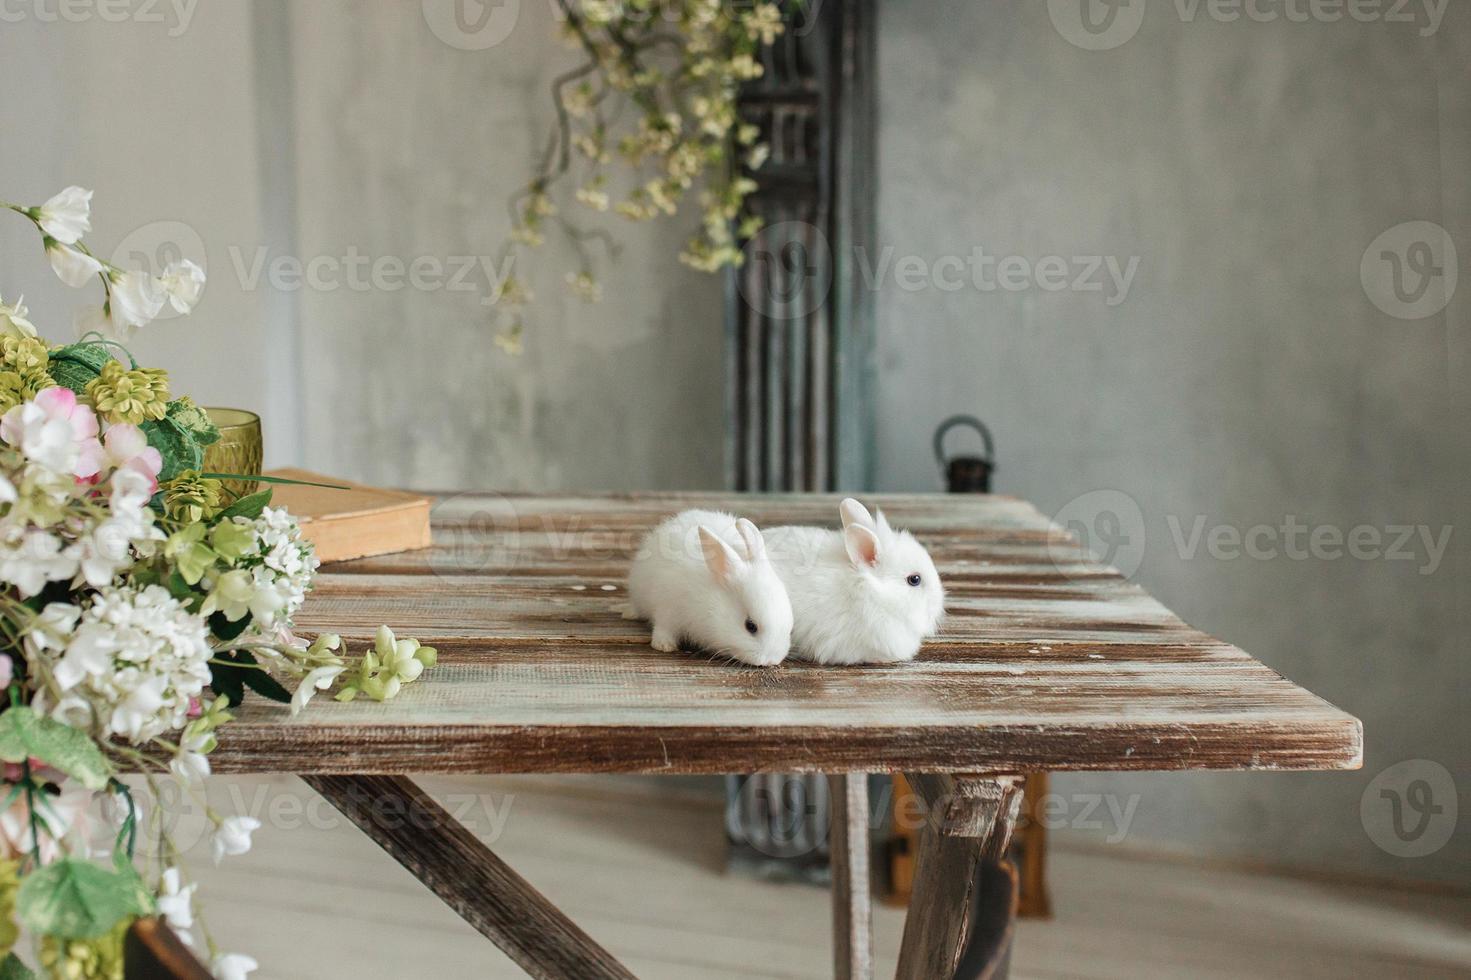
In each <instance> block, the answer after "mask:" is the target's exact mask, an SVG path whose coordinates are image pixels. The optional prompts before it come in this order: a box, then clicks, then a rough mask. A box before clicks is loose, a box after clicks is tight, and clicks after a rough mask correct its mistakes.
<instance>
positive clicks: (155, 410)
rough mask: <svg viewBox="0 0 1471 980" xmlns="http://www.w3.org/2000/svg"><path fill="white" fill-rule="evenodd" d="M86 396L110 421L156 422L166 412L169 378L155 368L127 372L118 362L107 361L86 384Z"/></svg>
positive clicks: (134, 423)
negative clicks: (100, 370) (97, 373)
mask: <svg viewBox="0 0 1471 980" xmlns="http://www.w3.org/2000/svg"><path fill="white" fill-rule="evenodd" d="M87 397H88V399H90V400H91V402H92V406H93V407H94V408H96V409H97V412H98V414H100V415H101V416H102V417H103V418H105V419H107V421H109V422H130V423H132V424H133V425H138V424H140V423H141V422H142V421H143V420H144V419H153V420H155V421H156V420H158V419H161V418H163V417H164V415H166V414H167V413H168V406H169V375H168V372H167V371H163V370H160V369H158V368H134V369H133V370H131V371H130V370H128V369H127V368H125V367H123V365H122V362H120V361H108V362H107V363H106V364H104V365H103V366H102V373H100V374H99V375H97V377H95V378H93V379H92V380H91V381H90V382H89V383H88V384H87Z"/></svg>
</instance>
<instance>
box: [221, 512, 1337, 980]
mask: <svg viewBox="0 0 1471 980" xmlns="http://www.w3.org/2000/svg"><path fill="white" fill-rule="evenodd" d="M838 499H839V498H837V497H835V496H822V495H806V494H804V495H763V496H735V495H719V494H649V495H634V496H611V495H608V496H550V497H549V496H501V495H496V494H459V495H448V496H444V497H442V498H441V499H440V500H439V502H438V504H437V506H436V508H435V510H434V537H435V544H434V547H433V548H431V549H428V550H425V551H417V552H407V553H403V554H398V555H392V556H387V557H383V558H372V559H363V560H360V561H355V562H348V563H343V564H340V565H336V566H333V567H331V568H329V569H326V570H325V571H324V572H323V573H322V575H321V576H320V578H319V580H318V586H317V591H316V593H315V594H314V595H313V596H312V598H311V600H310V601H309V602H308V603H307V605H306V607H305V609H304V610H303V612H302V615H301V616H300V617H299V625H300V627H301V629H302V630H303V631H304V632H311V631H313V630H318V629H320V630H327V629H330V630H333V631H336V632H340V633H342V634H343V635H344V636H347V637H350V638H356V639H365V638H367V637H369V636H371V635H372V633H373V631H374V630H375V629H376V627H377V626H378V625H379V624H380V623H390V624H392V625H393V626H394V627H395V629H396V630H398V631H399V632H400V633H402V634H404V635H409V636H416V637H418V638H419V639H421V640H422V641H424V642H426V643H429V644H432V645H433V646H435V647H437V648H438V649H439V658H440V659H439V664H440V666H439V667H438V668H437V669H435V670H433V671H431V672H430V673H428V674H427V675H425V678H424V679H423V680H421V681H420V682H419V683H417V684H415V685H413V686H412V687H410V688H408V689H407V690H406V691H405V692H404V694H402V695H401V696H400V697H399V698H398V699H396V700H395V701H392V702H390V703H388V704H375V703H372V702H365V701H358V702H354V703H352V704H347V705H330V706H328V705H315V706H314V708H313V710H310V711H307V712H304V713H303V714H302V715H300V716H298V717H295V718H293V717H291V716H290V715H289V714H288V713H287V711H286V710H285V709H284V708H283V707H281V706H277V705H274V704H270V703H267V702H263V701H261V700H254V701H252V702H249V703H248V704H247V705H246V706H245V707H244V708H243V709H242V710H241V711H240V713H239V720H238V721H237V722H236V723H235V724H232V725H230V726H229V734H228V736H227V737H226V738H225V739H224V740H222V742H221V744H220V746H219V748H218V749H217V750H216V752H215V754H214V756H213V757H212V758H213V760H214V763H215V769H216V771H218V772H257V773H259V772H265V773H298V774H301V775H303V777H304V778H305V779H306V780H307V782H308V783H310V784H311V785H312V786H314V787H315V788H316V789H317V790H319V791H320V792H322V793H323V794H324V795H325V796H327V798H328V799H330V800H331V801H332V802H333V803H334V805H336V806H338V807H339V808H340V809H342V810H343V812H344V813H346V814H347V815H348V816H349V817H350V818H351V819H352V820H353V821H354V822H356V823H357V824H358V825H359V826H360V827H362V828H363V829H364V830H365V831H366V832H367V833H368V834H369V835H370V836H372V837H373V839H374V840H376V841H377V842H378V843H379V844H380V845H381V846H383V847H384V848H385V849H386V850H387V851H388V852H389V853H390V854H392V855H393V856H394V857H395V858H397V859H398V860H399V861H400V862H402V863H403V864H404V865H405V866H407V867H408V868H409V869H410V870H412V871H413V872H414V873H415V874H416V875H417V876H418V877H419V878H420V880H421V881H423V882H424V883H425V884H426V885H427V886H428V887H429V888H431V889H433V890H434V891H435V893H436V894H438V895H439V896H440V897H441V898H443V899H444V900H445V901H446V902H447V903H448V904H449V905H450V906H452V907H453V908H454V909H455V910H456V911H457V912H459V913H460V914H461V915H462V916H464V918H465V919H466V920H467V921H469V922H470V923H471V924H472V925H474V926H475V927H476V928H477V929H479V930H480V931H481V932H482V933H484V934H485V935H486V936H488V937H489V938H490V939H492V940H493V941H494V942H495V943H496V944H497V945H498V946H500V947H501V949H503V950H505V952H506V953H507V954H508V955H510V956H511V957H512V958H513V959H514V960H515V961H516V962H517V963H519V964H520V965H521V966H522V967H523V968H524V969H526V971H527V972H528V973H530V974H532V975H533V976H538V977H558V978H560V977H576V978H579V980H582V978H593V977H627V976H629V975H630V974H629V973H628V971H627V970H626V969H624V968H623V967H622V966H620V965H619V964H618V963H617V961H616V960H614V959H613V958H612V957H611V956H610V955H609V954H608V953H607V952H606V951H604V950H603V949H602V948H601V947H599V946H598V945H597V944H596V943H595V942H594V941H593V940H592V939H590V938H589V937H588V936H587V935H586V934H585V933H583V932H582V931H581V930H579V929H578V928H577V927H576V926H575V925H573V924H572V923H571V922H570V921H568V920H567V919H566V917H565V916H563V915H562V914H561V913H560V912H559V911H558V910H557V909H556V908H555V907H554V906H552V905H551V903H550V902H548V901H547V900H546V899H545V898H543V897H542V896H541V895H540V894H539V893H537V892H536V891H535V889H533V888H532V887H531V886H530V885H529V884H527V883H526V882H525V881H524V880H523V879H521V878H519V877H518V876H517V875H516V874H515V872H514V871H512V870H511V869H510V868H508V867H506V866H505V865H504V864H503V863H502V862H501V861H500V860H499V859H498V858H496V857H495V855H493V854H492V853H491V852H490V851H489V850H488V849H487V848H485V846H484V845H483V844H481V843H480V841H478V840H477V839H476V838H475V837H473V836H472V835H471V834H470V833H469V832H468V831H466V830H464V829H463V828H462V827H460V826H459V825H458V824H457V823H455V821H453V820H452V819H451V818H450V817H449V816H448V815H447V814H446V813H445V812H444V811H443V810H441V809H440V808H439V807H438V806H437V804H435V803H434V801H433V800H431V799H429V798H428V797H427V796H425V795H424V794H423V793H421V792H420V791H419V790H418V789H417V788H416V787H415V786H414V784H413V783H412V782H411V781H410V780H409V779H408V778H407V776H408V775H409V774H413V773H451V772H453V773H730V772H755V771H767V770H772V771H782V772H823V773H828V774H831V775H832V779H833V789H834V793H833V800H834V808H833V809H834V817H833V835H832V839H831V847H832V851H833V866H834V881H835V887H834V889H833V893H834V946H835V955H834V961H835V967H836V973H837V975H838V976H840V977H863V976H868V975H870V974H871V972H872V971H871V959H870V951H869V939H868V884H867V882H868V846H867V840H868V829H869V828H868V824H867V816H866V815H867V811H868V807H867V801H866V795H865V793H866V790H865V785H866V783H865V781H864V779H863V778H862V774H865V773H872V772H904V773H905V774H907V775H909V776H910V781H911V783H912V785H913V786H914V787H915V788H916V790H917V791H918V793H919V794H920V796H921V797H922V798H923V799H924V800H925V802H926V803H928V804H929V811H928V813H929V815H928V820H927V824H926V828H925V831H924V837H923V840H922V844H921V849H920V854H919V859H918V866H917V869H916V876H915V888H914V898H913V900H912V903H911V906H910V914H909V917H908V920H907V924H906V927H905V933H904V945H903V949H902V951H901V957H900V960H901V962H900V967H899V975H900V976H901V977H911V978H920V977H923V978H937V977H945V978H948V977H951V976H954V975H955V973H956V971H957V967H958V966H959V965H961V964H962V960H963V961H964V972H965V973H967V974H968V975H972V976H974V975H979V974H980V973H981V972H984V971H985V970H988V969H994V968H995V965H996V960H997V958H998V957H999V956H1001V955H1002V954H1003V953H1004V950H1005V949H1006V947H1007V944H1008V943H1009V937H1010V928H1011V916H1012V912H1013V906H1014V892H1013V889H1014V879H1013V878H1012V877H1010V875H1009V874H1008V868H1007V867H1006V866H1005V865H1003V864H1002V863H1001V855H1002V853H1003V852H1004V850H1005V847H1006V843H1007V841H1008V839H1009V836H1010V833H1011V827H1012V823H1013V821H1014V820H1015V816H1016V812H1017V804H1018V802H1019V794H1018V777H1019V776H1020V775H1021V774H1023V773H1028V772H1038V771H1049V770H1080V769H1092V770H1183V769H1277V770H1291V769H1351V768H1356V767H1357V766H1358V765H1359V764H1360V759H1361V742H1362V732H1361V727H1360V724H1359V722H1358V721H1357V719H1355V718H1353V717H1351V716H1349V715H1347V714H1345V713H1343V712H1342V711H1339V710H1338V709H1336V708H1334V707H1333V706H1332V705H1330V704H1328V703H1326V702H1325V701H1323V700H1321V699H1319V698H1317V697H1315V696H1314V695H1312V694H1310V693H1309V692H1307V691H1305V690H1303V689H1301V688H1299V687H1297V686H1295V685H1294V684H1292V683H1291V682H1290V681H1287V680H1285V679H1284V678H1282V677H1281V676H1280V675H1278V674H1277V673H1275V672H1274V671H1272V670H1271V669H1269V668H1267V667H1265V666H1263V665H1262V664H1261V663H1258V662H1257V661H1256V660H1253V659H1252V658H1251V657H1249V656H1247V655H1246V654H1245V653H1243V652H1242V651H1241V650H1239V649H1237V648H1236V647H1234V646H1231V645H1230V644H1229V643H1224V642H1221V641H1219V640H1215V639H1212V638H1211V637H1209V636H1206V635H1205V634H1203V633H1201V632H1199V631H1198V630H1195V629H1192V628H1191V627H1189V626H1187V625H1186V624H1185V623H1184V622H1182V621H1181V620H1180V619H1179V618H1177V617H1176V616H1175V615H1174V614H1172V613H1171V612H1170V611H1169V610H1168V609H1166V608H1164V606H1162V605H1160V604H1159V603H1158V602H1156V601H1155V600H1154V599H1152V598H1150V597H1149V596H1148V595H1147V594H1146V593H1145V592H1144V591H1143V590H1141V589H1139V588H1138V587H1137V586H1134V585H1132V584H1130V583H1129V582H1128V581H1126V580H1125V579H1124V578H1123V577H1122V576H1120V575H1119V574H1118V573H1117V572H1115V571H1113V570H1112V569H1110V568H1107V567H1105V566H1103V565H1100V564H1098V563H1097V562H1095V561H1094V560H1092V559H1091V558H1090V557H1089V555H1088V554H1087V553H1086V552H1085V551H1084V550H1083V549H1082V548H1081V547H1080V546H1079V545H1078V544H1077V542H1076V541H1074V540H1073V539H1071V538H1070V537H1068V536H1067V535H1066V534H1065V533H1064V532H1063V531H1062V530H1060V529H1059V528H1058V527H1056V526H1055V525H1054V524H1052V523H1051V522H1050V521H1049V520H1048V519H1047V518H1045V517H1043V516H1042V515H1041V514H1040V513H1038V512H1037V510H1035V509H1034V508H1033V507H1031V506H1030V505H1028V504H1026V503H1024V502H1022V501H1019V500H1015V499H1011V498H1005V497H980V496H882V495H879V496H871V497H868V498H865V499H866V501H867V502H869V503H871V504H877V505H878V506H881V507H882V508H883V509H884V511H885V512H886V513H887V514H888V515H889V516H890V519H891V520H892V521H893V522H894V523H895V524H896V525H898V526H907V527H908V528H910V529H911V530H912V531H914V533H915V534H916V535H917V536H918V537H919V538H920V540H921V541H923V542H924V543H925V544H927V545H928V546H929V547H930V550H931V553H932V555H933V556H934V558H935V563H936V565H937V566H938V567H939V569H940V574H941V577H942V579H943V580H944V582H945V584H946V588H947V590H948V601H947V610H948V615H947V619H946V622H945V625H944V628H943V630H942V633H941V635H940V636H939V637H938V638H937V639H935V640H934V641H933V642H931V643H929V644H927V645H926V647H925V648H924V650H923V651H922V652H921V653H920V655H919V657H918V659H916V660H915V661H914V662H912V663H908V664H902V665H892V666H881V667H815V666H811V665H806V664H801V663H796V662H789V663H788V664H785V665H783V666H781V667H778V668H774V669H754V668H743V667H739V666H730V665H725V664H717V663H711V662H709V661H707V660H706V659H705V658H702V657H699V656H696V655H689V654H661V653H657V652H655V651H654V650H652V649H650V647H649V645H648V644H649V635H648V630H647V627H646V626H645V625H644V624H641V623H637V622H627V621H625V620H623V619H621V618H620V616H619V610H618V606H619V604H620V603H621V602H622V601H623V598H624V596H623V578H624V575H625V572H626V569H627V563H628V560H629V558H630V557H631V555H632V554H633V551H634V549H635V548H636V546H637V544H638V541H639V539H640V537H641V535H642V534H643V532H644V531H645V530H647V529H648V528H649V527H651V526H652V525H653V524H654V523H656V522H657V521H658V520H659V519H660V518H661V517H663V516H665V515H667V514H669V513H672V512H674V511H676V510H679V509H682V508H685V507H691V506H699V507H712V506H713V507H724V508H727V509H730V510H734V511H737V512H739V513H742V514H745V515H747V516H750V517H751V518H752V519H753V520H755V521H756V522H757V523H758V524H761V525H763V526H769V525H775V524H783V523H818V524H835V521H836V515H837V503H838ZM977 881H979V882H981V883H982V884H981V887H980V888H979V889H977V888H975V887H974V883H975V882H977ZM977 891H979V892H982V893H984V894H976V892H977Z"/></svg>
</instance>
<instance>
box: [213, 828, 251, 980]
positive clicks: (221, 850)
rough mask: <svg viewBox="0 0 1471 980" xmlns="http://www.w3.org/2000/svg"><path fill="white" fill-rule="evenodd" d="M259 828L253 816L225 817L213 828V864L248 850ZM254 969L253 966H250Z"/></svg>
mask: <svg viewBox="0 0 1471 980" xmlns="http://www.w3.org/2000/svg"><path fill="white" fill-rule="evenodd" d="M259 829H260V821H259V820H257V819H255V817H226V818H225V819H224V820H223V821H221V822H220V825H219V826H218V827H217V828H215V833H214V837H213V838H212V839H211V841H210V844H211V846H212V847H213V849H214V857H215V864H219V863H220V862H221V861H222V860H224V859H225V858H226V857H238V856H239V855H241V854H244V853H246V852H247V851H249V850H250V835H251V834H253V833H255V832H256V831H257V830H259ZM252 969H254V967H252Z"/></svg>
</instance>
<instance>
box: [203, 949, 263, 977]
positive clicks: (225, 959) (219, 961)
mask: <svg viewBox="0 0 1471 980" xmlns="http://www.w3.org/2000/svg"><path fill="white" fill-rule="evenodd" d="M258 969H260V964H258V963H257V962H256V961H255V960H253V959H251V958H250V957H249V956H246V955H245V954H244V953H220V954H219V955H218V956H216V957H215V958H214V960H213V961H212V962H211V963H210V965H209V972H211V973H213V974H214V976H215V980H245V975H246V974H247V973H250V972H251V971H252V970H258Z"/></svg>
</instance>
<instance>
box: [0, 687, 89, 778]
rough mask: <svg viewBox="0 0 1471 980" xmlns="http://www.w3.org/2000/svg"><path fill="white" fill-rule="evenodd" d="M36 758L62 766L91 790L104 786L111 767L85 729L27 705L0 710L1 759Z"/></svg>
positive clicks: (54, 765) (62, 768)
mask: <svg viewBox="0 0 1471 980" xmlns="http://www.w3.org/2000/svg"><path fill="white" fill-rule="evenodd" d="M32 757H34V758H37V759H40V760H41V761H42V762H44V763H46V765H48V766H51V767H52V768H53V769H60V770H61V771H62V772H64V773H66V774H67V775H68V776H71V777H73V778H75V779H76V780H77V781H78V782H80V783H81V784H82V785H83V786H85V787H87V788H88V789H91V790H98V789H102V788H103V787H104V786H106V785H107V781H108V779H109V778H110V777H111V776H112V767H111V766H109V765H108V764H107V759H106V758H104V757H103V755H102V752H101V751H100V750H99V749H98V748H97V743H95V742H93V741H92V739H91V737H90V736H89V735H88V734H87V733H86V732H84V731H81V730H79V729H76V728H72V727H71V726H70V725H63V724H62V723H61V722H59V721H56V720H54V719H51V718H44V717H42V716H41V715H38V714H36V713H35V712H34V711H32V710H31V709H30V708H28V707H26V706H25V705H17V706H16V707H13V708H9V709H7V710H6V711H5V713H4V714H0V759H4V760H5V761H6V762H24V761H26V759H28V758H32Z"/></svg>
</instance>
